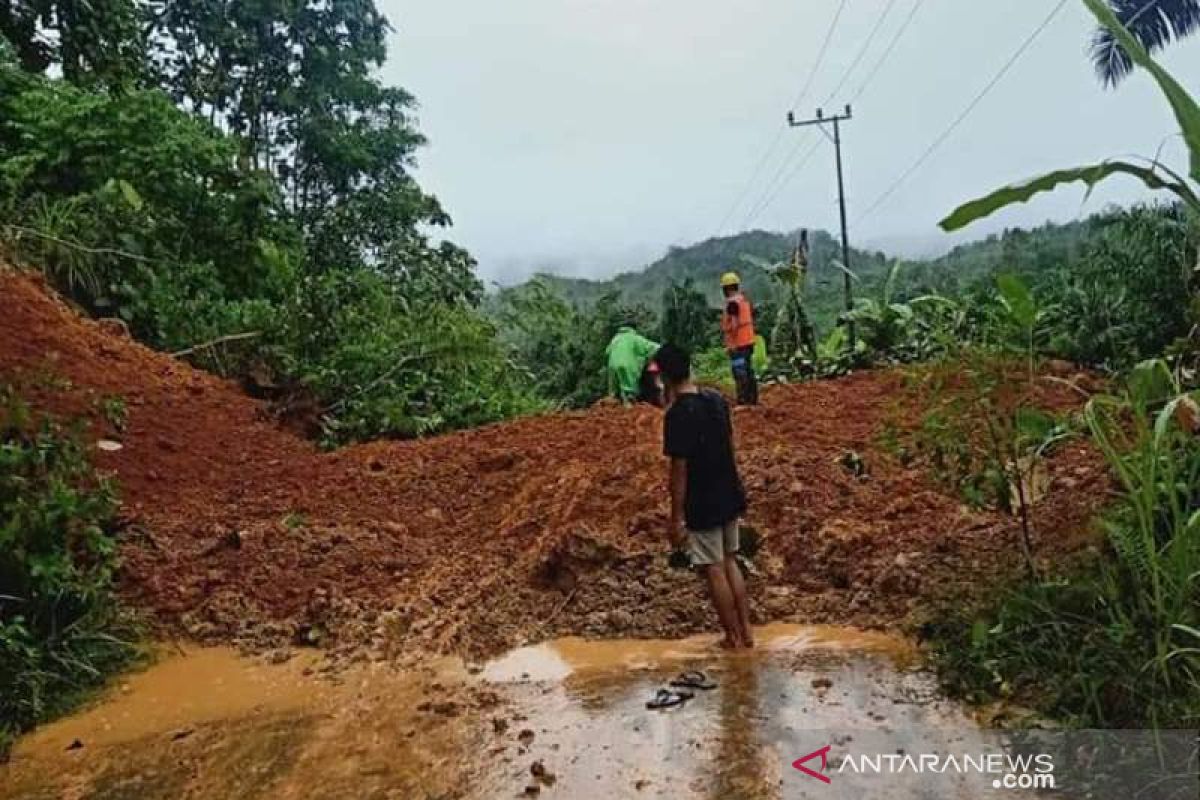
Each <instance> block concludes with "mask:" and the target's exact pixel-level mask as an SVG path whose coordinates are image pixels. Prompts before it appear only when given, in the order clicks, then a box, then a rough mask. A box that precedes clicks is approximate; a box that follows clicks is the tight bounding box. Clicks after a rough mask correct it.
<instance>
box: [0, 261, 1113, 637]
mask: <svg viewBox="0 0 1200 800" xmlns="http://www.w3.org/2000/svg"><path fill="white" fill-rule="evenodd" d="M0 298H2V299H0V377H3V378H4V379H8V380H13V379H16V378H19V379H20V381H21V383H22V385H23V386H26V387H27V391H28V393H29V394H30V396H31V397H32V399H33V402H34V403H35V404H36V405H37V406H38V407H39V408H42V409H44V410H46V411H48V412H52V413H56V414H83V415H88V416H89V417H90V418H92V419H93V420H94V424H93V427H92V435H93V436H95V437H96V438H100V437H104V438H108V439H115V440H117V441H119V442H120V443H121V445H122V447H121V449H120V450H117V451H113V452H109V451H104V450H97V452H96V461H97V463H98V464H99V465H100V466H101V467H102V468H104V469H107V470H111V471H112V472H114V473H115V474H116V475H117V477H118V479H119V481H120V484H121V486H122V490H123V499H124V517H125V520H126V523H127V524H126V526H125V527H124V529H123V531H122V533H121V552H122V555H123V559H124V566H123V569H122V575H121V580H122V587H123V591H124V593H125V594H126V596H127V597H128V598H129V599H130V601H131V602H133V603H135V604H137V605H138V606H139V607H141V608H144V609H146V610H147V611H148V612H149V613H150V614H151V615H152V618H153V619H154V620H156V621H157V622H158V623H159V624H160V625H161V626H163V628H164V629H166V630H167V631H169V632H175V633H180V634H183V635H186V636H190V637H195V638H199V639H202V640H224V641H228V640H240V641H245V642H249V643H252V644H257V645H263V646H270V645H276V644H284V643H301V644H315V645H324V646H331V647H333V648H344V649H346V650H347V651H350V652H354V653H356V654H366V655H370V656H373V657H394V656H396V655H399V654H403V653H411V652H415V651H419V650H436V651H456V652H463V653H468V654H472V655H485V654H490V653H494V652H497V651H499V650H501V649H504V648H506V647H509V646H511V645H514V644H519V643H523V642H526V641H530V640H536V639H540V638H546V637H550V636H557V635H563V634H583V635H596V636H605V635H621V636H658V637H664V636H677V635H682V634H685V633H690V632H695V631H700V630H705V629H711V627H712V626H713V625H714V622H713V620H712V618H711V612H710V611H709V610H708V605H707V603H706V602H705V600H704V598H703V596H702V594H701V592H700V586H699V582H698V581H697V580H696V578H695V577H694V576H692V575H690V574H689V573H686V572H675V571H671V570H670V569H668V567H667V564H666V557H665V546H664V544H663V535H664V526H665V523H666V515H665V511H666V505H667V500H666V495H665V490H664V463H663V459H662V457H661V452H660V451H661V444H660V442H661V418H660V415H659V414H658V412H656V411H654V410H653V409H649V408H633V409H625V408H620V407H597V408H594V409H591V410H588V411H586V412H573V413H559V414H553V415H546V416H540V417H533V418H528V419H523V420H518V421H514V422H510V423H506V424H501V425H494V426H490V427H485V428H480V429H476V430H472V431H466V432H461V433H457V434H452V435H448V436H442V437H438V438H435V439H427V440H422V441H410V442H375V443H370V444H364V445H359V446H355V447H348V448H345V449H342V450H339V451H337V452H334V453H321V452H318V451H317V450H316V449H315V448H314V447H312V446H311V445H310V444H309V443H307V442H305V441H303V440H300V439H297V438H295V437H294V436H292V435H291V434H289V433H287V432H284V431H282V430H280V429H279V428H277V427H275V426H274V425H273V424H272V423H271V422H270V421H269V417H268V415H267V414H266V413H265V410H264V409H263V408H262V407H261V406H260V405H259V404H258V403H256V402H255V401H253V400H251V399H250V398H248V397H247V396H245V395H244V394H242V393H241V392H240V391H239V389H238V387H236V386H235V385H233V384H231V383H229V382H226V381H223V380H220V379H218V378H215V377H212V376H210V375H208V374H205V373H203V372H200V371H197V370H194V369H192V368H190V367H188V366H187V365H186V364H183V363H181V362H179V361H177V360H175V359H172V358H170V357H169V356H165V355H163V354H160V353H156V352H153V351H151V350H148V349H146V348H144V347H142V346H140V345H138V344H136V343H135V342H132V341H130V340H129V339H128V338H127V337H124V336H122V335H120V332H119V330H114V329H112V328H111V327H110V326H105V325H103V324H101V323H96V322H92V321H89V320H85V319H82V318H80V317H79V316H78V315H77V314H76V313H74V311H72V310H71V309H70V308H69V307H67V306H66V305H65V304H63V303H62V302H61V301H59V300H57V299H55V298H54V297H53V295H52V294H51V293H49V292H48V291H47V290H46V289H45V288H44V286H43V285H42V284H41V283H40V282H39V281H38V280H37V279H35V278H32V277H30V276H27V275H19V274H16V273H13V272H0ZM902 383H903V382H902V378H901V376H900V375H899V374H898V373H894V372H867V373H859V374H855V375H852V376H849V377H846V378H843V379H840V380H834V381H825V382H817V383H809V384H804V385H800V386H792V387H777V388H773V389H772V390H770V391H767V392H766V393H765V394H764V402H763V404H762V405H761V406H760V407H757V408H754V409H749V410H741V411H738V412H737V415H736V417H735V424H736V427H737V432H738V448H739V461H740V463H741V467H742V472H743V477H744V479H745V481H746V484H747V489H748V491H749V494H750V500H751V505H752V508H751V511H750V513H749V516H748V520H747V522H748V524H749V525H751V526H752V527H754V528H755V529H756V530H757V531H758V533H759V534H761V535H762V537H763V540H764V542H765V545H764V549H763V552H762V554H761V555H760V556H759V557H758V559H757V562H756V563H757V572H758V574H757V575H756V576H755V577H754V578H753V579H752V581H751V587H752V593H753V595H754V602H755V613H756V615H757V616H758V617H759V618H760V620H763V621H765V620H768V619H770V620H777V619H778V620H795V621H803V622H814V623H816V622H846V623H855V624H863V625H891V624H896V623H899V622H900V621H901V620H903V619H905V618H906V616H907V615H908V614H909V613H910V612H911V611H912V610H913V608H914V607H915V606H916V605H917V604H918V603H920V602H922V601H927V600H929V599H930V598H933V597H940V596H954V595H955V594H956V593H962V592H970V591H973V590H974V591H978V590H979V589H981V588H986V587H987V586H990V585H994V584H995V583H996V582H997V581H1000V580H1002V579H1003V578H1004V576H1005V575H1007V574H1009V573H1011V572H1012V571H1013V570H1014V569H1015V568H1016V566H1017V556H1016V548H1015V546H1014V541H1015V540H1014V535H1015V533H1014V531H1015V529H1014V524H1015V523H1014V522H1013V520H1011V519H1009V518H1007V517H1004V516H1002V515H998V514H992V513H980V512H975V511H971V510H969V509H967V508H966V507H964V506H963V505H962V503H961V502H960V501H959V500H958V499H956V498H953V497H950V496H947V495H946V494H944V493H942V492H940V491H938V490H937V489H936V488H935V487H933V486H932V485H931V484H930V483H929V482H928V480H927V479H926V478H925V477H924V475H923V474H922V473H921V472H919V471H916V470H910V469H906V468H904V467H902V466H900V465H899V464H897V463H896V462H895V461H894V460H893V459H891V458H889V457H888V456H887V455H886V454H885V453H884V452H883V451H882V450H881V449H880V448H879V446H878V445H877V437H878V434H879V432H880V430H881V428H882V427H883V425H884V424H885V422H890V423H891V424H900V425H904V424H911V423H912V422H913V420H914V419H915V418H916V415H917V413H918V412H917V411H916V410H915V408H913V407H912V406H913V404H912V403H911V402H907V401H906V400H905V397H906V395H905V392H904V391H903V386H902ZM1044 393H1045V397H1044V398H1043V399H1044V402H1045V404H1046V405H1048V406H1051V407H1055V408H1059V409H1065V408H1069V407H1071V406H1073V405H1078V403H1079V402H1080V398H1079V397H1078V395H1077V394H1075V393H1074V392H1072V391H1071V390H1069V389H1067V388H1065V387H1062V386H1059V385H1057V384H1051V383H1048V384H1047V386H1046V388H1045V390H1044ZM106 397H120V398H123V400H124V403H125V405H126V407H127V409H128V422H127V425H126V426H125V427H124V430H123V431H117V430H114V429H113V428H112V426H111V424H110V423H109V422H107V421H105V420H104V419H103V417H102V415H100V414H98V413H97V408H98V406H99V404H100V403H101V401H102V400H103V399H104V398H106ZM847 452H852V453H855V454H857V455H858V456H859V457H860V458H861V460H862V463H863V465H864V467H865V472H866V474H865V475H856V474H855V472H856V471H855V470H852V469H848V468H847V467H846V466H845V465H844V464H843V463H842V462H843V460H844V458H843V457H844V456H845V455H846V453H847ZM1048 478H1049V489H1048V492H1047V494H1046V496H1045V497H1044V498H1043V499H1042V500H1041V502H1040V503H1039V504H1038V507H1037V509H1036V514H1037V521H1038V525H1039V528H1040V531H1041V534H1040V541H1039V549H1040V552H1041V553H1042V554H1043V555H1044V557H1046V558H1048V559H1053V558H1055V557H1056V555H1057V554H1060V553H1064V552H1070V551H1073V550H1075V549H1078V548H1079V547H1080V546H1082V545H1083V544H1084V543H1085V542H1086V541H1087V537H1086V528H1087V520H1088V519H1089V517H1090V515H1091V513H1092V512H1093V511H1094V509H1095V508H1096V506H1097V505H1098V503H1099V502H1100V501H1101V500H1102V498H1103V495H1104V492H1105V488H1106V485H1107V484H1106V478H1105V476H1104V469H1103V466H1102V464H1101V463H1100V462H1099V460H1098V459H1097V458H1096V456H1095V455H1094V454H1093V453H1091V452H1089V451H1088V449H1087V448H1086V447H1085V446H1084V445H1082V444H1080V443H1073V444H1069V445H1067V446H1066V447H1064V448H1062V449H1061V450H1060V452H1059V453H1058V454H1057V455H1056V456H1055V457H1054V458H1053V459H1052V461H1051V463H1050V465H1049V470H1048Z"/></svg>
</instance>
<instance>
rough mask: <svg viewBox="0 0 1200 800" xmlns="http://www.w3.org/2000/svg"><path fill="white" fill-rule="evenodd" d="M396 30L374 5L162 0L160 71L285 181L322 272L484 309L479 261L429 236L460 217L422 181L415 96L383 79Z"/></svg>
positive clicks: (188, 102) (363, 1) (362, 1)
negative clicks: (348, 270) (367, 275)
mask: <svg viewBox="0 0 1200 800" xmlns="http://www.w3.org/2000/svg"><path fill="white" fill-rule="evenodd" d="M388 30H389V26H388V23H387V20H386V19H385V18H384V16H383V15H382V14H380V13H379V11H378V10H377V9H376V7H375V4H374V2H372V0H238V1H236V2H235V1H234V0H158V12H157V13H156V14H155V16H154V25H153V31H154V33H153V41H154V45H155V46H154V54H155V55H154V66H155V72H156V74H157V75H158V78H159V80H160V82H161V83H162V85H164V86H166V87H167V88H168V89H169V91H171V93H172V94H173V95H174V96H175V98H176V100H177V101H178V102H180V103H181V104H183V105H185V106H186V107H188V108H190V109H191V110H193V111H195V112H196V113H199V114H202V115H205V116H207V117H208V118H209V119H210V120H211V121H212V122H213V123H214V124H216V125H218V126H219V127H221V128H223V129H225V130H227V131H229V132H231V133H233V134H235V135H237V136H238V137H240V138H241V140H242V141H243V143H244V152H243V159H244V160H245V162H246V163H247V165H248V166H250V167H254V168H259V169H264V170H269V171H270V172H271V173H273V174H274V175H275V176H276V177H277V178H278V180H279V181H280V182H281V184H282V188H283V193H284V195H285V197H286V198H287V201H288V203H289V206H290V208H291V210H292V211H293V213H294V214H295V215H296V217H297V219H298V220H299V221H300V223H301V226H302V227H303V229H304V231H305V235H306V238H307V240H308V244H309V255H310V259H309V261H310V266H311V267H314V268H317V269H329V268H341V267H354V266H360V265H365V266H369V267H372V268H375V269H377V270H378V271H380V272H381V273H383V274H385V275H388V276H390V277H392V278H393V279H395V281H396V282H397V283H398V284H400V285H401V288H402V290H404V294H405V295H412V294H419V295H421V296H422V298H424V299H428V298H429V296H430V293H431V292H432V294H433V295H434V296H435V297H436V298H437V299H448V298H457V299H465V300H467V301H468V302H472V303H474V302H478V299H479V298H480V296H481V295H482V286H481V285H480V284H479V282H478V281H477V280H476V279H475V277H474V275H473V272H472V268H473V262H472V261H471V259H470V257H469V256H468V255H467V254H466V253H465V252H464V251H462V250H461V249H459V248H456V247H453V246H451V245H441V246H439V247H433V246H432V245H431V244H430V242H429V240H428V237H427V236H426V235H425V234H424V233H423V231H424V229H425V228H426V227H427V226H444V225H447V224H448V223H449V217H448V216H447V215H446V213H445V212H444V211H443V210H442V208H441V206H440V204H439V203H438V202H437V200H436V199H435V198H433V197H432V196H430V195H427V194H425V193H424V192H423V191H422V190H421V188H420V187H419V186H418V185H417V183H416V181H415V180H414V179H413V178H412V175H411V169H412V167H413V164H414V153H415V151H416V150H417V148H419V147H420V146H421V145H423V144H424V143H425V139H424V137H423V136H422V135H421V134H420V133H419V132H418V131H417V129H416V125H415V121H414V119H413V116H412V109H413V107H414V106H415V101H414V100H413V97H412V96H411V95H410V94H408V93H407V92H406V91H404V90H403V89H400V88H398V87H390V86H385V85H383V84H382V83H381V82H380V81H379V80H378V79H377V78H376V77H375V72H376V70H377V69H378V68H379V67H380V66H381V65H382V64H383V61H384V58H385V56H386V36H387V32H388ZM431 275H432V277H431Z"/></svg>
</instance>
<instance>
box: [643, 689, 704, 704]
mask: <svg viewBox="0 0 1200 800" xmlns="http://www.w3.org/2000/svg"><path fill="white" fill-rule="evenodd" d="M693 696H694V695H693V694H692V693H691V692H672V691H671V690H670V689H659V690H658V692H657V693H655V695H654V699H653V700H650V701H649V702H647V703H646V708H650V709H658V708H671V707H673V706H678V705H683V703H684V702H686V701H688V700H691V699H692V697H693Z"/></svg>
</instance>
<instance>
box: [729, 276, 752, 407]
mask: <svg viewBox="0 0 1200 800" xmlns="http://www.w3.org/2000/svg"><path fill="white" fill-rule="evenodd" d="M721 291H722V292H723V293H724V295H725V309H724V311H722V312H721V332H722V333H723V334H724V335H725V350H726V351H727V352H728V353H729V359H730V366H731V367H732V368H733V382H734V384H735V385H736V386H737V401H738V405H743V406H754V405H758V379H757V378H755V376H754V363H753V358H754V307H753V306H751V305H750V301H749V300H747V299H746V295H744V294H742V279H741V278H739V277H738V275H737V273H736V272H726V273H725V274H724V275H722V276H721Z"/></svg>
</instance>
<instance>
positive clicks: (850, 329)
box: [787, 105, 854, 353]
mask: <svg viewBox="0 0 1200 800" xmlns="http://www.w3.org/2000/svg"><path fill="white" fill-rule="evenodd" d="M853 117H854V115H853V113H852V112H851V110H850V106H849V105H847V106H846V110H845V111H844V112H842V113H841V114H834V115H833V116H832V117H827V116H825V112H824V111H823V110H822V109H819V108H818V109H817V116H816V117H814V118H813V119H806V120H797V119H796V115H795V113H794V112H791V111H789V112H788V115H787V121H788V125H789V126H790V127H792V128H804V127H808V126H809V125H816V126H817V127H818V128H820V130H821V133H823V134H825V136H826V137H827V138H829V139H830V140H832V141H833V148H834V151H835V152H836V153H837V179H838V207H839V208H840V209H841V213H842V279H843V282H844V283H843V286H844V287H845V300H846V311H847V313H848V312H850V311H852V310H853V309H854V288H853V286H852V285H851V283H850V276H851V275H852V274H853V273H852V272H851V271H850V234H849V233H848V232H847V226H846V185H845V181H844V180H843V178H842V128H841V123H843V122H848V121H849V120H851V119H853ZM827 122H832V123H833V136H829V131H827V130H826V129H825V123H827ZM846 333H847V334H848V335H849V340H850V352H852V353H853V352H854V323H853V322H851V321H850V320H849V319H847V320H846Z"/></svg>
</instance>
